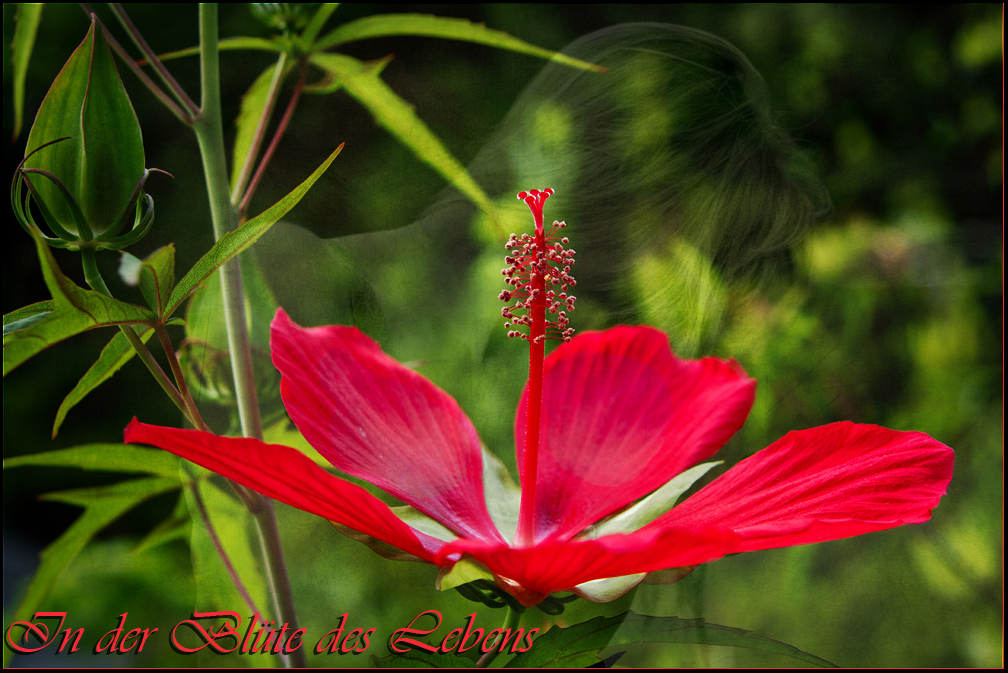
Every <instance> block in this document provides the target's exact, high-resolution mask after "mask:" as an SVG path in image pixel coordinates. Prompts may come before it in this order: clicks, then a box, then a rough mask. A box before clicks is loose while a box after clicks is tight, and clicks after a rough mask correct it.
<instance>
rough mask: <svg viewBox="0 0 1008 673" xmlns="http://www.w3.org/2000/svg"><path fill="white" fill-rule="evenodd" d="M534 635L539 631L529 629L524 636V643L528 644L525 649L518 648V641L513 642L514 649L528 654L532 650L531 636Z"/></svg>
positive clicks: (512, 649)
mask: <svg viewBox="0 0 1008 673" xmlns="http://www.w3.org/2000/svg"><path fill="white" fill-rule="evenodd" d="M536 633H539V629H529V632H528V633H526V634H525V642H526V643H528V644H527V645H525V647H518V641H517V640H516V641H515V647H518V651H519V652H528V651H529V650H531V649H532V636H533V635H535V634H536ZM511 651H512V652H514V648H511Z"/></svg>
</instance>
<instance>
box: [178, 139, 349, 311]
mask: <svg viewBox="0 0 1008 673" xmlns="http://www.w3.org/2000/svg"><path fill="white" fill-rule="evenodd" d="M342 149H343V145H340V146H339V147H337V148H336V151H335V152H333V153H332V154H330V155H329V158H328V159H326V160H325V161H324V162H322V165H321V166H319V167H318V168H317V169H315V172H314V173H312V174H311V175H310V176H308V179H306V180H305V181H304V182H302V183H301V184H300V185H298V186H297V187H295V188H294V189H293V190H292V191H291V192H290V193H289V194H288V195H287V196H285V197H283V198H282V199H280V200H279V201H277V202H276V203H274V204H273V205H272V206H270V207H269V208H267V209H266V210H264V211H263V212H262V213H260V214H259V215H258V216H256V217H254V218H252V219H251V220H249V221H248V222H246V223H245V224H243V225H241V226H240V227H238V228H237V229H235V230H234V231H230V232H228V233H226V234H224V235H223V236H221V237H220V240H218V241H217V242H216V243H214V246H213V247H212V248H210V250H209V251H207V253H206V254H205V255H203V256H202V257H201V258H200V259H199V261H197V262H196V264H195V265H194V266H193V267H192V268H191V269H189V271H188V273H186V275H185V276H183V278H182V280H180V281H179V282H178V285H176V286H175V289H174V290H173V291H172V294H171V297H170V298H169V299H168V306H167V308H166V309H165V312H164V315H166V316H170V315H171V314H172V313H174V312H175V310H176V309H177V308H178V307H179V306H180V305H181V304H182V302H183V301H185V298H186V297H188V296H189V294H190V293H191V292H192V291H193V290H195V289H196V288H197V287H198V286H199V285H200V283H202V282H203V281H204V280H206V279H207V277H209V276H210V274H212V273H213V272H214V271H216V270H217V269H218V268H220V267H221V266H222V265H223V264H224V263H225V262H227V261H228V260H229V259H231V258H232V257H234V256H235V255H237V254H238V253H240V252H242V251H243V250H246V249H248V248H249V246H251V245H252V244H253V243H255V242H256V241H258V240H259V237H260V236H262V235H263V234H265V233H266V232H267V231H269V228H270V227H272V226H273V225H274V224H275V223H276V222H277V220H279V219H280V218H281V217H283V216H284V215H286V214H287V213H288V211H290V209H291V208H293V207H294V206H295V205H297V203H298V201H300V200H301V199H302V198H304V195H305V194H307V193H308V190H309V189H310V188H311V186H312V185H313V184H315V181H316V180H318V179H319V178H320V177H322V174H323V173H325V172H326V169H327V168H329V164H331V163H332V162H333V159H335V158H336V155H338V154H339V153H340V151H341V150H342Z"/></svg>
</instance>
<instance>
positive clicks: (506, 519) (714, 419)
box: [125, 191, 954, 605]
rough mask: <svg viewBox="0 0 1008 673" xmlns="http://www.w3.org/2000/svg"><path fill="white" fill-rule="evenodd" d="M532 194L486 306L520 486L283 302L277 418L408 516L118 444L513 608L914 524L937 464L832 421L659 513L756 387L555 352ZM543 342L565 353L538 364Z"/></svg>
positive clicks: (171, 444)
mask: <svg viewBox="0 0 1008 673" xmlns="http://www.w3.org/2000/svg"><path fill="white" fill-rule="evenodd" d="M549 193H551V192H548V191H544V192H535V191H533V192H531V193H530V195H526V193H524V192H523V193H522V196H523V197H525V198H526V200H529V199H531V201H532V203H531V204H530V205H532V206H533V213H535V214H536V216H537V217H536V225H537V232H536V236H535V237H527V239H528V240H527V241H525V242H524V243H522V242H521V241H517V245H518V247H520V248H521V250H520V252H518V254H516V255H515V256H514V257H509V258H508V262H509V264H511V265H512V267H511V269H509V270H506V271H510V275H509V278H513V279H515V280H514V282H510V281H509V284H511V285H514V286H515V290H513V291H509V292H505V293H504V294H506V295H512V294H513V295H514V297H516V298H518V299H519V302H518V304H517V305H516V306H515V307H513V308H512V309H505V315H506V316H508V317H509V319H511V320H512V322H513V325H515V326H519V327H521V326H527V327H528V328H529V334H528V335H524V334H521V335H520V336H523V337H525V338H526V339H528V341H529V345H530V348H531V350H532V356H531V358H530V359H531V363H530V379H529V383H528V385H527V386H526V389H525V392H524V394H523V395H522V398H521V401H520V403H519V406H518V413H517V418H516V421H515V437H516V451H517V462H518V465H519V472H520V477H521V489H518V487H517V486H515V485H514V484H513V483H512V482H511V480H510V477H509V476H508V475H507V470H506V469H505V468H504V467H503V465H502V464H501V463H500V462H499V461H498V460H497V459H496V458H495V457H493V455H492V454H490V453H489V452H487V451H486V450H484V449H482V448H481V445H480V440H479V437H478V435H477V433H476V430H475V428H474V427H473V425H472V423H471V422H470V421H469V419H468V418H467V417H466V415H465V413H464V412H463V411H462V409H461V408H460V407H459V405H458V403H457V402H455V400H454V399H452V398H451V397H450V396H449V395H448V394H447V393H445V392H444V391H442V390H440V389H439V388H437V387H436V386H435V385H434V384H433V383H431V382H430V381H428V380H427V379H425V378H424V377H423V376H421V375H420V374H418V373H416V372H414V371H412V370H411V369H408V368H406V367H404V366H403V365H401V364H399V363H398V362H396V361H395V360H393V359H392V358H390V357H389V356H387V355H385V354H384V353H383V352H382V351H381V349H380V347H379V346H378V344H376V343H375V342H374V341H372V340H371V339H370V338H368V337H367V336H365V335H364V334H362V333H361V332H360V331H358V330H357V329H356V328H353V327H340V326H329V327H316V328H307V329H306V328H302V327H299V326H298V325H296V324H294V323H293V322H292V321H291V320H290V318H288V317H287V314H286V313H284V312H283V311H282V310H280V311H278V312H277V315H276V318H275V320H274V321H273V324H272V337H271V346H272V352H273V362H274V364H275V365H276V367H277V369H279V370H280V373H281V374H282V377H283V378H282V382H281V393H282V396H283V400H284V404H285V406H286V408H287V411H288V412H289V414H290V416H291V418H292V420H293V421H294V423H295V425H296V426H297V427H298V429H299V430H300V431H301V433H302V434H303V435H304V437H305V439H307V441H308V442H309V443H310V444H311V445H312V446H314V447H315V448H316V449H317V450H318V451H319V453H320V454H322V456H324V457H325V458H326V459H327V460H329V462H331V463H332V464H333V465H334V466H335V467H336V468H338V469H339V470H341V471H343V472H345V473H347V474H350V475H353V476H355V477H359V478H361V479H364V480H366V481H368V482H370V483H372V484H374V485H376V486H378V487H379V488H381V489H382V490H384V491H386V492H387V493H389V494H391V495H393V496H395V497H396V498H399V499H400V500H402V501H403V502H404V503H406V504H407V505H408V507H405V508H394V509H393V508H390V507H389V506H387V505H386V504H384V503H383V502H382V501H380V500H379V499H378V498H376V497H374V496H373V495H371V494H370V493H368V492H367V491H365V490H364V489H363V488H360V487H359V486H356V485H354V484H351V483H349V482H347V481H344V480H342V479H339V478H338V477H336V476H333V475H331V474H329V473H328V472H326V471H325V470H324V469H322V468H321V467H319V466H318V465H316V464H315V463H314V462H313V461H312V460H311V459H309V458H308V457H306V456H305V455H304V454H302V453H300V452H299V451H297V450H296V449H293V448H290V447H286V446H280V445H273V444H265V443H263V442H260V441H257V440H254V439H240V438H238V439H236V438H229V437H218V436H216V435H213V434H210V433H205V432H199V431H195V430H179V429H174V428H164V427H156V426H151V425H145V424H143V423H140V422H138V421H136V420H134V421H133V422H132V423H130V425H129V426H128V427H127V428H126V431H125V439H126V442H127V443H144V444H151V445H154V446H158V447H161V448H163V449H166V450H168V451H171V452H172V453H175V454H176V455H179V456H181V457H183V458H186V459H188V460H191V461H193V462H195V463H198V464H199V465H202V466H204V467H206V468H208V469H210V470H213V471H214V472H217V473H219V474H221V475H224V476H226V477H228V478H230V479H233V480H235V481H237V482H239V483H241V484H243V485H245V486H248V487H249V488H252V489H255V490H256V491H259V492H260V493H262V494H264V495H267V496H269V497H271V498H274V499H276V500H280V501H281V502H285V503H287V504H288V505H291V506H292V507H297V508H299V509H302V510H305V511H307V512H311V513H313V514H317V515H319V516H322V517H325V518H326V519H329V520H331V521H333V522H335V523H337V524H339V525H340V526H342V527H345V528H346V529H352V531H357V532H358V533H360V534H363V535H362V536H357V537H362V538H364V539H369V538H370V540H369V542H370V543H371V544H372V546H375V547H376V548H380V549H379V550H380V551H382V552H383V553H385V554H386V555H389V554H388V552H389V551H390V550H389V548H388V547H387V546H386V545H391V546H392V547H394V548H396V549H397V550H399V552H397V553H396V555H395V556H394V557H396V558H410V557H415V558H418V559H420V560H423V561H427V562H430V563H433V564H435V565H437V566H440V567H441V568H442V569H448V568H451V567H453V566H454V565H455V564H456V563H458V562H459V561H463V560H464V561H465V563H466V564H468V567H469V568H473V567H474V566H475V567H476V568H479V569H480V570H482V571H483V572H485V573H487V576H491V575H492V577H493V578H494V580H495V581H496V583H497V584H498V586H500V587H502V588H504V589H506V590H507V591H509V592H510V593H512V594H513V595H514V596H515V597H517V598H518V600H520V601H521V602H522V603H523V604H525V605H534V604H536V603H538V602H539V601H541V600H542V599H543V598H544V597H545V596H546V595H548V594H550V593H553V592H557V591H562V590H573V591H575V592H577V593H579V594H581V595H583V596H585V597H587V598H590V599H593V600H612V599H614V598H616V597H618V596H619V595H621V594H622V593H625V592H626V591H627V590H629V589H630V588H631V587H633V586H634V585H635V584H636V583H637V582H639V581H641V580H642V579H643V578H644V577H645V575H646V574H647V573H650V572H654V571H663V570H668V569H677V570H673V571H672V572H670V573H665V574H664V576H665V579H676V578H678V577H681V576H682V575H684V574H685V573H686V572H688V570H689V569H690V568H691V567H692V566H695V565H697V564H700V563H704V562H707V561H712V560H715V559H717V558H720V557H722V556H724V555H725V554H731V553H735V552H742V551H755V550H759V549H771V548H774V547H785V546H790V545H797V544H808V543H812V542H822V541H825V540H834V539H839V538H844V537H849V536H852V535H860V534H862V533H868V532H871V531H878V530H884V529H887V528H892V527H894V526H899V525H903V524H907V523H921V522H924V521H927V520H928V519H929V518H930V515H931V510H932V509H933V508H934V507H935V506H937V504H938V501H939V499H940V498H941V496H942V495H944V493H945V491H946V487H947V485H948V483H949V481H950V480H951V478H952V466H953V460H954V454H953V452H952V450H951V449H950V448H948V447H947V446H945V445H943V444H941V443H939V442H937V441H935V440H934V439H932V438H931V437H929V436H927V435H925V434H923V433H919V432H896V431H893V430H888V429H886V428H882V427H878V426H874V425H859V424H854V423H849V422H844V423H834V424H831V425H826V426H822V427H819V428H812V429H809V430H800V431H795V432H791V433H788V434H787V435H785V436H784V437H782V438H781V439H779V440H778V441H776V442H774V443H773V444H772V445H771V446H769V447H767V448H766V449H763V450H762V451H760V452H758V453H756V454H754V455H752V456H750V457H749V458H747V459H745V460H743V461H741V462H740V463H738V464H737V465H736V466H735V467H733V468H732V469H730V470H728V471H727V472H726V473H725V474H723V475H722V476H720V477H719V478H717V479H715V480H714V481H712V482H711V483H710V484H708V485H707V486H705V487H703V488H702V489H700V490H699V491H697V492H696V493H695V494H693V495H692V496H690V497H689V498H687V499H686V500H685V501H684V502H683V503H681V504H679V505H676V506H675V507H672V505H673V504H675V501H676V499H677V498H678V497H679V496H680V495H682V493H683V492H685V491H686V490H687V489H688V488H689V487H690V485H691V484H692V483H693V482H694V481H695V480H696V479H698V478H699V477H700V476H702V475H703V473H704V472H706V471H707V470H708V469H709V468H710V467H712V466H713V464H706V465H697V463H699V462H700V461H702V460H704V459H706V458H709V457H710V456H712V455H713V454H714V453H716V452H717V450H718V449H719V448H720V447H721V446H723V445H724V443H725V442H726V441H727V440H728V439H729V438H730V437H731V436H732V435H733V434H734V433H735V432H736V431H737V430H738V429H739V428H740V427H741V426H742V423H743V422H744V421H745V418H746V416H747V415H748V413H749V410H750V407H751V406H752V403H753V398H754V395H755V388H756V384H755V381H753V380H752V379H750V378H748V377H747V375H746V374H745V372H744V371H743V370H742V368H741V367H740V366H739V365H738V364H736V363H735V362H734V361H723V360H718V359H715V358H704V359H702V360H697V361H693V360H681V359H679V358H677V357H676V356H675V355H674V354H673V353H672V352H671V350H670V348H669V345H668V341H667V339H666V337H665V336H664V335H663V334H661V333H660V332H658V331H657V330H654V329H652V328H649V327H616V328H613V329H610V330H606V331H604V332H590V333H586V334H583V335H580V336H577V337H574V338H571V335H570V332H569V331H568V330H567V328H566V322H565V321H564V320H562V318H563V317H564V316H562V315H561V314H562V313H563V312H562V311H558V310H557V308H558V306H557V305H558V304H559V305H561V307H562V305H563V304H567V306H568V307H569V306H571V305H572V304H573V297H567V295H566V292H565V289H566V286H567V285H573V282H572V279H570V278H569V273H568V272H569V264H570V263H571V262H570V260H569V256H565V255H567V253H562V252H561V248H560V247H558V246H554V245H551V243H552V241H551V239H550V237H549V236H547V235H546V234H545V232H544V230H543V228H542V201H544V200H545V198H546V197H548V196H549ZM536 206H538V212H536V211H537V208H536ZM555 229H556V228H554V233H555ZM516 240H517V239H512V241H511V244H509V245H511V247H515V245H513V244H515V243H516ZM564 242H566V241H564ZM544 251H553V252H545V253H544ZM544 283H545V284H544ZM551 283H552V285H551ZM511 298H512V297H511V296H508V297H506V299H508V300H509V299H511ZM568 300H570V301H568ZM544 309H545V310H551V311H552V312H553V314H554V315H557V316H558V318H557V323H556V324H553V325H551V324H550V323H548V322H545V321H544V318H543V317H542V316H543V311H544ZM515 310H518V312H517V313H515ZM551 330H555V333H556V335H558V336H560V337H565V338H566V339H567V342H566V343H563V344H561V345H560V346H559V347H558V348H557V349H556V350H554V351H553V352H552V353H551V354H550V355H549V357H543V350H542V346H543V341H544V335H545V336H549V335H550V333H551ZM515 333H517V331H515ZM536 351H538V354H537V353H536ZM537 357H538V360H537ZM694 466H695V467H694ZM391 551H395V550H391ZM445 572H446V571H443V573H445Z"/></svg>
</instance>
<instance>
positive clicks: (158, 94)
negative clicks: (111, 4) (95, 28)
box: [81, 3, 193, 126]
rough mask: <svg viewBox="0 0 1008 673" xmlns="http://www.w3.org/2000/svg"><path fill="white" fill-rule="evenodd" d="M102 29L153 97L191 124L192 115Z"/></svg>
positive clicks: (86, 10)
mask: <svg viewBox="0 0 1008 673" xmlns="http://www.w3.org/2000/svg"><path fill="white" fill-rule="evenodd" d="M81 6H82V7H83V8H84V11H85V12H86V13H87V14H88V16H91V15H92V14H94V12H92V11H91V7H90V6H89V5H88V4H87V3H82V4H81ZM98 23H99V25H102V24H101V19H98ZM102 30H103V31H105V39H106V40H108V43H109V46H110V47H112V51H114V52H115V53H116V55H117V56H118V57H119V59H120V60H121V61H122V62H123V63H125V64H126V66H127V67H128V68H129V69H130V70H132V71H133V74H134V75H136V76H137V78H139V79H140V83H141V84H143V85H144V86H145V87H147V88H148V89H149V90H150V92H151V93H153V94H154V97H155V98H157V99H158V100H159V101H161V104H162V105H164V106H165V107H166V108H168V110H169V111H170V112H171V113H172V114H173V115H175V117H176V118H177V119H178V120H179V121H180V122H182V123H183V124H185V125H186V126H192V124H193V115H192V114H188V113H186V111H185V110H183V109H182V108H181V107H179V106H178V104H177V103H176V102H175V101H173V100H172V99H171V96H169V95H168V94H166V93H165V92H164V91H162V90H161V87H159V86H158V85H157V84H156V83H155V82H154V80H152V79H151V78H150V77H148V76H147V73H145V72H144V71H143V69H142V68H141V67H140V66H139V65H137V63H136V61H134V60H133V57H132V56H130V55H129V54H128V53H127V52H126V50H125V49H123V47H122V45H121V44H119V41H118V40H116V39H115V37H113V36H112V34H111V33H110V32H109V31H107V30H105V27H104V25H102Z"/></svg>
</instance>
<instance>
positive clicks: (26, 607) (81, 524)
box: [4, 447, 179, 665]
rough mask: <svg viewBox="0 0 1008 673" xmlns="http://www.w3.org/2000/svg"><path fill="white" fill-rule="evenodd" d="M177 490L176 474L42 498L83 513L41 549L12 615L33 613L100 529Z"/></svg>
mask: <svg viewBox="0 0 1008 673" xmlns="http://www.w3.org/2000/svg"><path fill="white" fill-rule="evenodd" d="M123 448H125V447H123ZM130 450H132V449H130ZM5 464H6V461H5ZM178 487H179V481H178V478H177V474H176V478H175V479H167V478H160V477H157V478H145V479H136V480H133V481H124V482H120V483H118V484H112V485H110V486H99V487H95V488H85V489H79V490H74V491H63V492H60V493H50V494H49V495H47V496H44V498H45V499H47V500H54V501H57V502H66V503H70V504H74V505H80V506H82V507H84V513H83V514H82V515H81V516H80V518H78V519H77V520H76V521H74V523H73V525H71V526H70V528H68V529H67V530H66V532H64V533H63V534H62V535H60V536H59V537H58V538H57V539H56V541H55V542H53V543H52V544H51V545H49V546H48V547H46V548H45V549H43V550H42V553H41V554H40V557H41V563H40V564H39V568H38V570H37V571H36V572H35V577H33V578H32V581H31V584H29V585H28V590H27V592H26V593H25V597H24V599H22V601H21V604H20V605H18V607H17V609H16V610H15V611H14V615H16V616H22V615H24V616H28V615H33V614H35V611H36V610H38V608H39V606H40V605H41V604H42V601H44V600H45V597H46V596H47V595H48V594H49V591H50V590H51V589H52V587H53V585H55V584H56V581H57V580H58V579H59V577H60V575H62V574H63V571H64V570H66V569H67V567H68V566H69V565H70V563H71V562H72V561H73V560H74V559H75V558H76V557H77V555H78V554H80V552H81V550H82V549H84V547H85V546H87V544H88V542H90V541H91V539H92V538H93V537H94V536H95V535H97V534H98V533H99V532H100V531H101V530H102V529H103V528H105V527H106V526H107V525H109V524H110V523H112V522H113V521H115V520H116V519H118V518H119V517H120V516H122V515H123V514H125V513H126V512H127V511H129V510H130V509H132V508H134V507H136V506H137V505H139V504H140V503H141V502H143V501H144V500H147V499H149V498H152V497H154V496H156V495H160V494H162V493H167V492H168V491H171V490H172V489H176V488H178ZM10 654H11V653H10V651H9V650H5V652H4V664H5V665H6V663H7V662H8V660H9V659H10Z"/></svg>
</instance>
